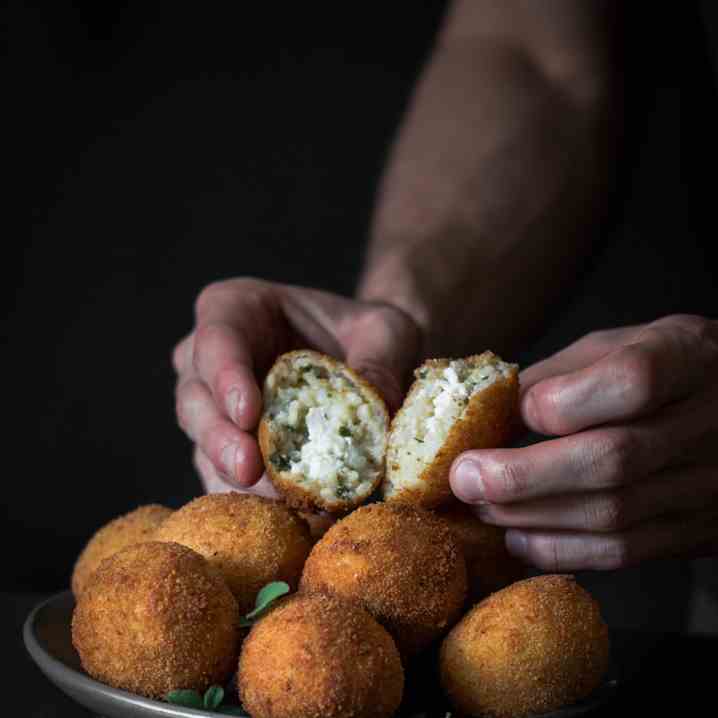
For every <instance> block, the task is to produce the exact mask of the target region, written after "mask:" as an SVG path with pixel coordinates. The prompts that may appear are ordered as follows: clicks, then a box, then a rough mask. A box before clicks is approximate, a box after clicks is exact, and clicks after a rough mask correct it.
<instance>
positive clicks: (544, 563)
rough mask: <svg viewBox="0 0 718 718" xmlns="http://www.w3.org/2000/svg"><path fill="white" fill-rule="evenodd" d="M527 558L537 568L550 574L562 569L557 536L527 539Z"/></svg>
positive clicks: (559, 542) (560, 548)
mask: <svg viewBox="0 0 718 718" xmlns="http://www.w3.org/2000/svg"><path fill="white" fill-rule="evenodd" d="M528 547H529V557H530V559H531V563H533V564H534V566H536V567H537V568H540V569H542V570H544V571H549V572H551V573H559V572H560V571H561V570H562V569H563V559H562V556H563V550H562V546H561V539H560V538H559V537H558V536H553V535H550V536H536V537H533V540H531V538H529V542H528Z"/></svg>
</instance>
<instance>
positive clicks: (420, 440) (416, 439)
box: [414, 436, 424, 444]
mask: <svg viewBox="0 0 718 718" xmlns="http://www.w3.org/2000/svg"><path fill="white" fill-rule="evenodd" d="M414 441H418V442H419V443H420V444H423V443H424V440H423V439H420V438H419V437H418V436H415V437H414Z"/></svg>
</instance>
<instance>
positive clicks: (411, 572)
mask: <svg viewBox="0 0 718 718" xmlns="http://www.w3.org/2000/svg"><path fill="white" fill-rule="evenodd" d="M301 589H302V590H303V591H325V592H330V593H335V594H337V595H339V596H341V597H343V598H346V599H348V600H354V601H358V602H360V603H361V604H362V605H363V606H364V607H365V608H366V609H367V610H368V611H369V613H371V614H372V616H374V618H376V619H377V620H378V621H379V623H381V624H382V625H383V626H384V627H385V628H386V629H387V630H388V631H389V633H391V635H392V636H393V637H394V640H395V641H396V644H397V646H398V648H399V650H400V651H401V653H402V654H404V655H405V656H406V657H409V656H411V655H414V654H416V653H418V652H419V651H420V650H422V649H423V648H425V647H426V646H428V645H429V644H430V643H431V642H432V641H434V640H435V639H437V638H439V637H440V636H441V635H443V634H444V633H445V632H446V631H447V630H448V629H449V628H450V627H451V625H452V624H453V623H454V621H456V620H457V619H458V618H459V615H460V613H461V610H462V607H463V605H464V602H465V599H466V565H465V562H464V557H463V555H462V553H461V551H460V549H459V546H458V542H457V541H456V539H455V537H454V535H453V534H452V532H451V531H450V530H449V528H448V527H447V526H446V524H445V523H444V522H443V521H441V520H440V519H438V518H437V517H436V516H434V515H433V514H431V513H430V512H428V511H425V510H423V509H419V508H416V507H414V506H404V505H401V504H397V505H390V504H384V503H379V504H370V505H369V506H362V507H361V508H359V509H357V510H356V511H354V512H353V513H351V514H349V516H347V517H346V518H344V519H342V520H341V521H339V522H337V523H336V524H335V525H334V526H332V528H330V529H329V531H327V533H326V534H325V535H324V537H323V538H322V539H321V540H320V541H319V542H318V543H317V544H316V545H315V546H314V548H313V549H312V552H311V554H309V558H308V559H307V563H306V564H305V566H304V573H303V574H302V581H301Z"/></svg>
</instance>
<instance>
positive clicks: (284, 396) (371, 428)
mask: <svg viewBox="0 0 718 718" xmlns="http://www.w3.org/2000/svg"><path fill="white" fill-rule="evenodd" d="M267 386H268V389H269V390H270V392H271V394H272V396H273V398H272V401H271V404H270V406H269V407H268V410H269V416H270V419H271V421H272V422H273V429H274V431H276V432H278V433H279V434H280V438H279V441H278V442H277V446H278V451H277V452H275V454H274V455H273V456H272V457H270V461H272V463H273V464H274V466H275V468H277V469H279V470H280V471H283V472H290V473H291V474H293V475H294V478H296V479H297V481H298V482H299V483H300V484H301V485H302V486H304V487H305V488H307V489H309V490H311V491H312V492H313V493H318V494H319V495H320V496H321V497H322V498H323V499H324V500H326V501H336V500H340V501H344V500H354V499H355V498H356V497H357V496H359V497H362V498H363V497H365V496H366V495H368V494H369V493H370V491H371V489H372V486H373V485H374V483H375V481H376V478H377V473H378V471H379V468H380V467H381V465H382V456H383V453H384V446H385V417H384V416H383V415H382V412H381V411H380V410H377V409H376V408H375V407H374V406H373V405H372V404H371V403H370V402H369V401H367V400H366V399H365V398H364V397H363V396H362V393H361V389H360V388H359V387H358V386H357V385H356V384H355V383H354V382H352V381H351V380H350V379H349V378H347V377H346V376H345V375H344V374H343V373H342V372H341V371H339V370H333V369H330V368H327V367H325V366H323V365H321V364H318V363H315V362H313V361H312V359H311V357H306V358H305V357H300V358H298V359H296V360H295V361H294V362H293V365H292V367H291V369H290V370H289V372H286V373H283V374H282V376H281V377H277V376H270V377H269V378H268V381H267Z"/></svg>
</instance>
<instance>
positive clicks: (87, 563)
mask: <svg viewBox="0 0 718 718" xmlns="http://www.w3.org/2000/svg"><path fill="white" fill-rule="evenodd" d="M171 513H172V509H168V508H167V507H166V506H160V505H159V504H148V505H146V506H140V507H139V508H136V509H135V510H134V511H130V512H129V513H127V514H124V515H123V516H118V517H117V518H116V519H113V520H112V521H110V522H109V523H108V524H105V525H104V526H103V527H102V528H101V529H99V530H98V531H97V532H95V534H94V535H93V536H92V538H91V539H90V540H89V541H88V542H87V544H86V545H85V548H84V549H83V550H82V553H81V554H80V556H79V557H78V559H77V561H76V563H75V568H74V569H73V571H72V581H71V586H72V592H73V593H74V594H75V598H77V597H78V596H79V595H80V593H82V589H83V588H84V586H85V584H86V583H87V581H88V579H89V578H90V576H91V574H92V572H93V571H94V570H95V569H96V568H97V567H98V566H99V565H100V564H101V563H102V561H103V560H104V559H106V558H107V557H108V556H112V554H114V553H117V552H118V551H119V550H120V549H123V548H125V546H131V545H132V544H135V543H143V542H144V541H151V540H152V537H153V535H154V533H155V531H156V530H157V527H158V526H159V525H160V524H161V523H162V522H163V521H164V520H165V519H166V518H167V517H168V516H169V515H170V514H171Z"/></svg>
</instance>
